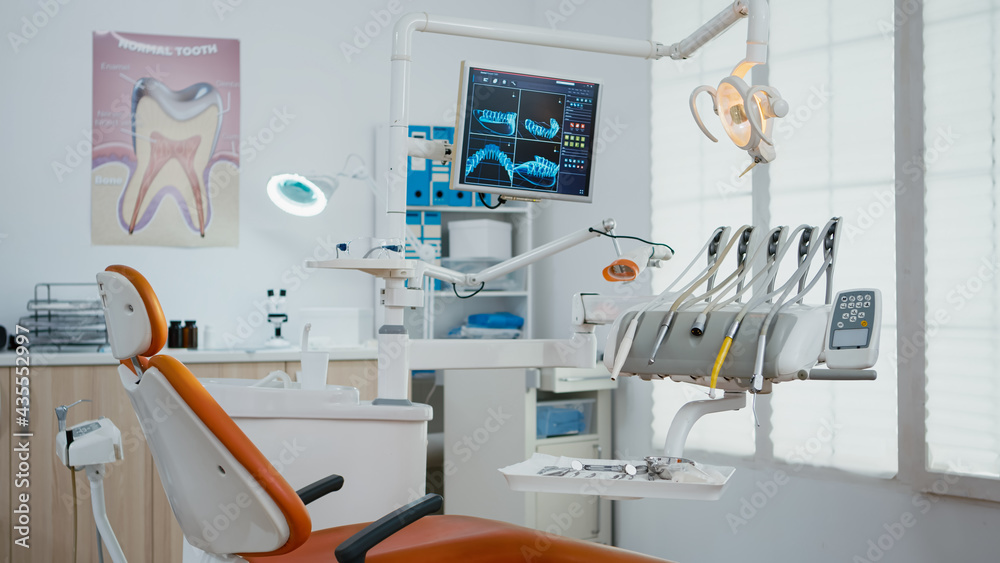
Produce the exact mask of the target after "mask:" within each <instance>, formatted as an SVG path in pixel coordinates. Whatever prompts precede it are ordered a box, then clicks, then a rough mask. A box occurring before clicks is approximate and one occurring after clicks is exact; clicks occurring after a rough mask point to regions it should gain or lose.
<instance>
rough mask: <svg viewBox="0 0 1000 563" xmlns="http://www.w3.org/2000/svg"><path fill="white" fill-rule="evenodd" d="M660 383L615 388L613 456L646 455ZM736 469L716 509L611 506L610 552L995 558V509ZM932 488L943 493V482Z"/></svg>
mask: <svg viewBox="0 0 1000 563" xmlns="http://www.w3.org/2000/svg"><path fill="white" fill-rule="evenodd" d="M670 384H671V383H669V382H645V381H640V380H628V381H625V382H624V383H623V384H622V386H621V387H620V388H619V394H618V397H616V406H618V407H619V409H618V412H617V413H616V415H617V416H616V420H615V422H616V429H617V432H616V435H615V439H616V442H615V444H616V445H615V449H616V455H622V456H625V457H632V456H635V455H638V456H640V457H641V456H642V455H646V454H645V452H649V451H650V440H651V439H652V431H651V426H650V425H651V422H652V420H651V416H650V414H649V413H650V409H651V408H652V400H650V388H651V386H653V385H670ZM777 392H779V393H780V389H779V390H778V391H777ZM660 447H661V448H662V446H660ZM736 468H737V471H736V473H735V474H734V476H733V477H732V480H731V482H730V485H729V488H728V489H727V490H726V492H725V494H724V495H723V497H722V498H721V499H720V500H718V501H716V502H700V501H667V500H640V501H620V502H616V503H615V504H616V505H617V506H616V507H615V515H616V516H615V517H616V521H615V532H616V542H617V544H618V545H621V546H623V547H626V548H629V549H633V550H636V551H640V552H643V553H648V554H651V555H656V556H659V557H664V558H667V559H670V560H673V561H680V562H684V563H709V562H712V563H718V562H724V561H780V562H786V561H787V562H801V561H809V562H811V563H866V562H870V563H874V562H875V561H879V562H881V563H914V562H932V561H954V562H969V563H972V562H977V563H978V562H986V561H997V553H1000V535H998V534H997V522H998V521H1000V505H997V504H996V503H986V502H978V501H969V500H963V499H958V498H954V497H942V496H935V495H919V494H917V492H915V491H913V490H912V489H910V488H909V487H907V486H905V485H902V484H900V483H898V482H895V481H889V480H878V479H867V478H861V477H857V478H848V477H842V476H841V477H837V476H830V475H823V474H821V473H819V472H816V471H811V470H810V468H808V467H796V466H772V465H765V464H759V463H758V464H754V463H738V464H736ZM778 471H781V472H782V473H778ZM939 485H940V487H945V488H944V489H942V488H939V489H938V490H946V487H947V482H942V483H941V484H939ZM893 534H894V535H893ZM869 541H871V542H872V544H869ZM873 546H874V547H873ZM870 550H871V551H870ZM855 557H857V559H856V558H855Z"/></svg>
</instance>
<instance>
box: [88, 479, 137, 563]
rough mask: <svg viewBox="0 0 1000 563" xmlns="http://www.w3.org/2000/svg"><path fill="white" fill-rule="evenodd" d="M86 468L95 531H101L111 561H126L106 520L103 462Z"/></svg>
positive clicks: (121, 562)
mask: <svg viewBox="0 0 1000 563" xmlns="http://www.w3.org/2000/svg"><path fill="white" fill-rule="evenodd" d="M86 469H87V480H88V481H90V504H91V506H92V508H93V510H94V522H95V523H96V524H97V531H98V532H100V533H101V540H102V541H103V542H104V545H105V547H107V549H108V555H110V556H111V561H113V562H114V563H128V561H126V559H125V553H124V552H123V551H122V546H121V545H119V544H118V538H116V537H115V532H114V530H112V529H111V522H109V521H108V510H107V508H106V507H105V506H104V464H103V463H99V464H95V465H88V466H87V467H86ZM98 549H100V546H98Z"/></svg>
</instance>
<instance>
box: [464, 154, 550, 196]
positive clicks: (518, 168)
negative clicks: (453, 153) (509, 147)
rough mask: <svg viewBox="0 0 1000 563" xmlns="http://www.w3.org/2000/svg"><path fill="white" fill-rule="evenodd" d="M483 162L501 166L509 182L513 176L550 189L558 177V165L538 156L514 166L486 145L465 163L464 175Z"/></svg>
mask: <svg viewBox="0 0 1000 563" xmlns="http://www.w3.org/2000/svg"><path fill="white" fill-rule="evenodd" d="M483 161H489V162H496V163H498V164H500V166H503V169H504V170H506V171H507V175H508V176H509V177H510V179H511V180H513V179H514V175H515V174H517V176H518V177H519V178H521V179H523V180H526V181H528V182H530V183H532V184H534V185H536V186H538V187H541V188H551V187H552V186H554V185H555V183H556V176H558V175H559V165H558V164H556V163H554V162H551V161H549V160H547V159H545V158H542V157H540V156H537V155H536V156H535V160H529V161H527V162H522V163H521V164H517V165H515V164H514V162H513V161H512V160H511V159H510V157H508V156H507V154H506V153H504V152H503V151H501V150H500V147H498V146H496V145H492V144H491V145H486V146H485V147H483V148H481V149H479V150H478V151H476V152H475V153H473V155H472V156H470V157H469V158H468V159H466V161H465V173H466V175H468V174H471V173H472V171H473V170H475V169H476V168H477V167H478V166H479V164H480V163H481V162H483Z"/></svg>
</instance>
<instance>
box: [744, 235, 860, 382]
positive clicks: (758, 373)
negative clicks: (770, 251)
mask: <svg viewBox="0 0 1000 563" xmlns="http://www.w3.org/2000/svg"><path fill="white" fill-rule="evenodd" d="M839 222H840V218H839V217H834V218H833V219H830V220H829V221H828V222H827V223H826V225H825V226H824V227H823V229H822V230H821V231H819V236H818V237H813V238H811V239H810V243H809V249H808V252H807V253H806V256H805V258H804V259H803V260H802V263H801V265H800V266H799V268H798V270H796V271H795V272H794V273H792V276H791V278H789V283H787V284H786V287H785V290H784V291H783V292H782V293H781V296H780V297H779V298H778V299H777V301H775V303H774V305H773V306H772V307H771V310H770V311H768V313H767V316H766V317H764V322H763V324H761V327H760V334H759V336H758V337H757V356H756V359H755V360H754V372H753V381H752V386H751V389H752V392H753V393H758V392H760V390H761V389H762V387H763V384H764V374H763V371H764V348H765V347H766V346H767V331H768V329H770V327H771V321H772V320H773V319H774V316H775V315H776V314H777V313H779V312H780V311H782V310H784V309H787V308H788V306H789V305H790V304H792V303H797V302H799V299H801V298H802V297H804V296H805V294H806V293H808V292H809V290H810V289H812V287H813V285H815V283H816V282H817V281H818V280H819V278H820V276H822V275H824V274H825V275H828V276H829V275H830V274H831V272H832V269H830V268H829V266H831V265H832V264H833V261H834V254H833V250H832V249H833V246H832V245H829V246H828V245H826V244H824V245H823V248H824V250H825V251H826V254H827V255H826V259H825V261H824V263H823V265H822V266H821V267H820V270H819V272H817V274H816V276H815V277H814V278H813V279H812V281H810V282H809V283H808V284H807V285H806V286H805V287H803V286H802V281H803V280H805V278H806V272H808V270H809V263H810V262H811V261H812V259H813V256H815V255H816V252H817V251H818V250H819V248H820V246H819V245H818V244H817V240H818V239H820V238H822V239H823V240H826V238H827V236H828V234H829V233H835V230H836V227H837V224H838V223H839ZM793 279H797V280H799V287H800V289H799V293H798V294H797V295H796V296H795V297H793V298H792V299H790V300H789V301H788V302H787V303H783V301H784V300H785V298H786V297H788V294H789V293H790V292H791V291H792V287H794V286H793V284H792V283H791V281H792V280H793ZM827 298H828V299H829V296H827ZM827 304H829V303H827ZM866 367H867V366H866Z"/></svg>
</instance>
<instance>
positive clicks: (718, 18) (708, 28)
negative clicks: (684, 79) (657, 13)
mask: <svg viewBox="0 0 1000 563" xmlns="http://www.w3.org/2000/svg"><path fill="white" fill-rule="evenodd" d="M765 3H766V2H765ZM747 13H748V8H747V3H746V2H745V1H744V0H736V2H733V3H732V5H730V6H727V7H726V8H725V9H724V10H722V11H721V12H719V13H718V14H716V15H715V17H714V18H712V19H710V20H708V21H707V22H706V23H705V25H703V26H701V27H699V28H698V29H696V30H695V32H694V33H692V34H691V35H688V36H687V37H685V38H684V39H682V40H680V41H678V42H677V43H674V44H673V45H670V46H669V47H667V49H666V51H667V52H666V54H667V55H668V56H669V57H670V58H671V59H674V60H675V61H676V60H681V59H686V58H688V57H690V56H691V55H693V54H694V52H695V51H697V50H698V49H700V48H701V47H702V46H704V45H705V44H706V43H708V42H709V41H711V40H713V39H715V38H716V37H718V36H720V35H722V34H723V33H725V32H726V30H727V29H729V28H730V27H732V26H733V24H735V23H736V22H738V21H740V20H741V19H743V18H745V17H747ZM764 29H765V34H764V43H765V49H766V48H767V45H766V44H767V24H766V16H765V26H764ZM749 43H750V38H749V36H748V37H747V44H748V45H749ZM748 55H749V54H748Z"/></svg>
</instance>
